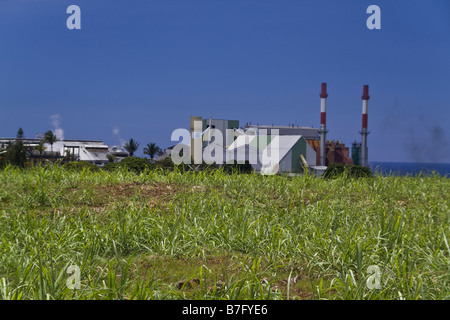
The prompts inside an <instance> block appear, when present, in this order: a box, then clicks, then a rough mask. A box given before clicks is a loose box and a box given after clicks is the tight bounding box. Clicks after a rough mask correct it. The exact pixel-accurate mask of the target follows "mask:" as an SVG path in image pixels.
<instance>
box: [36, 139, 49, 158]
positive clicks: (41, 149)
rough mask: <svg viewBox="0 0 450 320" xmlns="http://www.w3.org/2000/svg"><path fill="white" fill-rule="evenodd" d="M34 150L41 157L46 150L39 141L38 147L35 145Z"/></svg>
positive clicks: (42, 142)
mask: <svg viewBox="0 0 450 320" xmlns="http://www.w3.org/2000/svg"><path fill="white" fill-rule="evenodd" d="M34 149H36V150H37V151H38V152H39V154H40V155H41V156H42V153H43V152H44V151H45V149H47V148H46V147H44V141H40V142H39V145H37V146H36V147H34Z"/></svg>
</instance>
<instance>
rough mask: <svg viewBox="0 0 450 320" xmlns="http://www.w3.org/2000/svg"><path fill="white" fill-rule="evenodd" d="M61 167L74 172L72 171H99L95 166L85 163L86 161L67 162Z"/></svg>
mask: <svg viewBox="0 0 450 320" xmlns="http://www.w3.org/2000/svg"><path fill="white" fill-rule="evenodd" d="M62 167H63V168H64V169H67V170H74V171H83V170H84V169H86V170H91V171H97V170H99V167H97V166H96V165H95V164H93V163H90V162H86V161H72V162H67V163H65V164H63V165H62Z"/></svg>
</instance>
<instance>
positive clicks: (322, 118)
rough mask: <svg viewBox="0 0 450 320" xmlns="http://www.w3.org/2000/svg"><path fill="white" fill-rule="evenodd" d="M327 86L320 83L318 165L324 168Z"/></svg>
mask: <svg viewBox="0 0 450 320" xmlns="http://www.w3.org/2000/svg"><path fill="white" fill-rule="evenodd" d="M327 97H328V94H327V84H326V83H325V82H323V83H322V90H321V92H320V130H319V133H320V165H321V166H325V159H326V155H325V152H326V149H327V147H326V141H327V140H326V135H327Z"/></svg>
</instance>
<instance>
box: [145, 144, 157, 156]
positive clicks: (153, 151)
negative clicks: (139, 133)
mask: <svg viewBox="0 0 450 320" xmlns="http://www.w3.org/2000/svg"><path fill="white" fill-rule="evenodd" d="M159 152H161V148H160V147H158V146H157V145H156V143H149V144H147V147H145V148H144V154H147V155H149V156H150V159H153V158H154V157H155V156H156V155H157V154H158V153H159Z"/></svg>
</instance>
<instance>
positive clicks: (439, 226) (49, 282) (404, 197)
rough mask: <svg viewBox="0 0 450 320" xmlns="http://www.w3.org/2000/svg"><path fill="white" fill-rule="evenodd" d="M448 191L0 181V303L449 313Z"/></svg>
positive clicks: (123, 177)
mask: <svg viewBox="0 0 450 320" xmlns="http://www.w3.org/2000/svg"><path fill="white" fill-rule="evenodd" d="M449 181H450V180H449V179H447V178H443V177H439V176H431V177H415V178H411V177H394V176H391V177H380V176H377V177H375V178H364V179H345V178H339V179H334V180H324V179H320V178H316V177H313V176H307V175H306V176H299V177H288V176H261V175H258V174H242V175H237V174H234V175H229V174H225V173H223V172H220V171H217V172H214V173H204V172H199V173H193V172H187V173H180V172H179V171H176V170H175V171H162V170H153V171H146V172H145V173H142V174H140V175H137V174H134V173H129V172H126V171H123V170H122V171H118V172H103V171H98V172H90V171H83V172H73V171H67V170H64V169H61V168H58V167H47V168H32V169H27V170H19V169H14V168H11V167H8V168H6V169H5V170H3V171H0V298H1V299H449V298H450V262H449V258H450V248H449V241H450V227H449V220H450V215H449V187H450V182H449ZM72 265H76V266H78V267H79V270H80V275H79V278H80V284H81V286H80V288H79V289H76V288H75V289H70V288H69V287H68V285H67V280H68V279H69V280H70V277H71V276H72V273H71V272H70V273H68V272H67V271H68V267H69V266H72ZM369 266H376V267H372V268H375V269H376V270H379V273H372V272H373V271H371V270H372V269H370V268H369ZM368 268H369V269H368ZM69 271H70V269H69ZM378 280H379V281H378ZM378 282H379V288H378V289H377V288H373V284H376V283H378Z"/></svg>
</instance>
